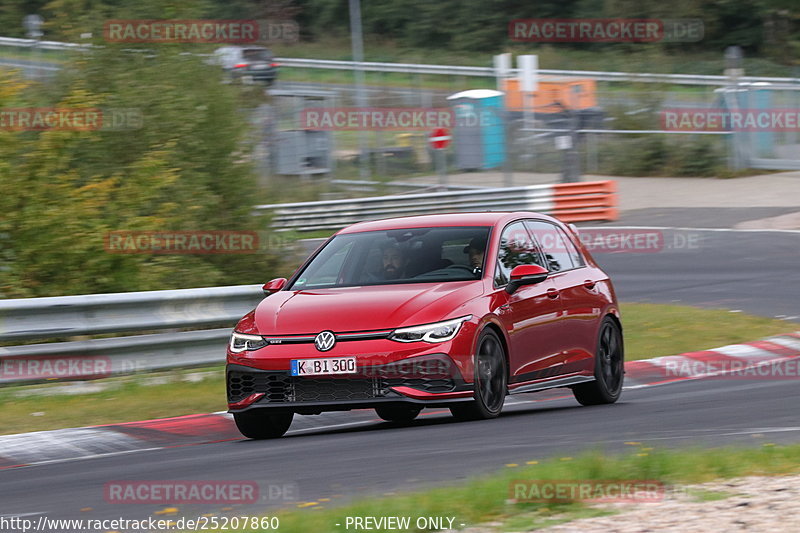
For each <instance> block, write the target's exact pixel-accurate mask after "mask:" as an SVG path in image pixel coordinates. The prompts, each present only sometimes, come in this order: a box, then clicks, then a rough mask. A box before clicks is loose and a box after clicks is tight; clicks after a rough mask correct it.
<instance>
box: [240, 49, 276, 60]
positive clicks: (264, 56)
mask: <svg viewBox="0 0 800 533" xmlns="http://www.w3.org/2000/svg"><path fill="white" fill-rule="evenodd" d="M242 57H243V58H244V59H246V60H248V61H271V60H272V56H271V54H270V53H269V50H265V49H263V48H246V49H244V50H242Z"/></svg>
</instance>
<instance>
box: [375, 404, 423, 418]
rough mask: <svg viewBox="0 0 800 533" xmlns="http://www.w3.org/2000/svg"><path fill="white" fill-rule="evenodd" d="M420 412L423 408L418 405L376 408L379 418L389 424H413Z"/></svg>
mask: <svg viewBox="0 0 800 533" xmlns="http://www.w3.org/2000/svg"><path fill="white" fill-rule="evenodd" d="M420 411H422V407H419V406H416V405H380V406H378V407H376V408H375V412H376V413H378V416H379V417H381V418H382V419H384V420H386V421H387V422H411V421H412V420H414V419H415V418H417V415H418V414H419V412H420Z"/></svg>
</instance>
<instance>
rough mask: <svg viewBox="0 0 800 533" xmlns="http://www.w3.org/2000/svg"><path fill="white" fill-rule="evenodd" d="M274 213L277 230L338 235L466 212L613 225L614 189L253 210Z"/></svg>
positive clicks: (513, 190) (467, 193) (533, 190)
mask: <svg viewBox="0 0 800 533" xmlns="http://www.w3.org/2000/svg"><path fill="white" fill-rule="evenodd" d="M255 209H256V211H264V210H266V211H271V212H272V227H273V229H276V230H279V231H281V230H294V231H315V230H323V229H325V230H327V229H339V228H343V227H345V226H347V225H350V224H353V223H355V222H361V221H363V220H373V219H379V218H390V217H393V216H403V215H425V214H433V213H446V212H465V211H538V212H540V213H547V214H551V215H553V216H555V217H558V218H560V219H562V220H564V221H565V222H580V221H588V220H616V218H617V196H616V183H615V182H613V181H595V182H585V183H561V184H555V185H529V186H526V187H504V188H497V189H476V190H458V191H446V192H433V193H424V194H403V195H399V194H398V195H390V196H373V197H369V198H354V199H346V200H324V201H319V202H299V203H289V204H267V205H257V206H255Z"/></svg>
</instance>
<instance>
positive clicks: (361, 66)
mask: <svg viewBox="0 0 800 533" xmlns="http://www.w3.org/2000/svg"><path fill="white" fill-rule="evenodd" d="M0 46H12V47H19V48H37V49H42V50H88V49H90V48H92V45H89V44H77V43H63V42H58V41H36V40H35V39H17V38H13V37H0ZM191 55H198V56H208V55H209V54H191ZM275 60H276V61H277V62H278V63H280V64H281V66H282V67H294V68H318V69H331V70H356V69H358V70H362V71H365V72H395V73H405V74H441V75H450V76H474V77H488V78H493V77H495V75H496V73H495V70H494V68H493V67H468V66H460V65H426V64H420V63H381V62H374V61H365V62H361V63H357V62H355V61H336V60H328V59H300V58H292V57H278V58H275ZM510 73H511V74H512V75H514V76H516V75H518V74H519V69H515V68H512V69H510ZM539 74H541V75H543V76H560V77H572V78H592V79H595V80H598V81H625V82H640V83H672V84H677V85H711V86H726V85H730V84H731V80H730V78H729V77H727V76H719V75H702V74H656V73H640V72H604V71H599V70H556V69H539ZM738 83H739V84H743V83H780V84H786V85H795V86H796V85H797V84H800V78H781V77H754V76H742V77H740V78H738Z"/></svg>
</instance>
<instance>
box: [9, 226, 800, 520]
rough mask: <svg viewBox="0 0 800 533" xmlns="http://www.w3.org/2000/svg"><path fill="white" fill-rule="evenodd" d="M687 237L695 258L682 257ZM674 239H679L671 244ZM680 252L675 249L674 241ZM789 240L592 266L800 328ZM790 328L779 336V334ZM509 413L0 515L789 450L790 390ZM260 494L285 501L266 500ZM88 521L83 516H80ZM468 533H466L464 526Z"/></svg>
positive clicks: (223, 456)
mask: <svg viewBox="0 0 800 533" xmlns="http://www.w3.org/2000/svg"><path fill="white" fill-rule="evenodd" d="M689 233H697V234H698V236H697V237H696V239H695V238H694V237H693V239H694V240H693V241H692V242H694V243H695V244H696V246H692V247H689V246H688V245H686V243H685V242H688V241H686V239H688V237H687V235H688V234H689ZM675 235H682V237H675ZM676 239H684V241H681V242H683V244H680V245H677V244H678V240H676ZM798 250H800V232H796V233H791V232H783V233H780V232H733V231H697V230H675V231H673V230H668V231H667V230H665V231H664V240H663V246H662V247H661V249H660V250H659V251H658V252H657V253H656V252H652V251H651V252H645V253H639V252H637V253H627V252H621V251H619V252H617V253H602V254H598V253H596V254H595V257H596V258H597V259H598V261H599V262H600V263H601V265H603V266H604V267H606V268H607V269H608V271H609V273H610V274H611V275H612V277H613V279H614V281H615V284H616V286H617V289H618V292H619V296H620V298H621V299H622V300H623V301H632V300H633V301H657V302H679V303H684V304H691V305H698V306H703V307H723V308H729V309H741V310H743V311H746V312H750V313H755V314H761V315H765V316H775V315H784V316H786V317H794V319H793V320H800V319H799V318H798V316H800V270H799V269H798V268H797V258H798ZM793 329H797V328H796V324H794V323H787V331H792V330H793ZM565 394H566V396H564V397H561V398H556V399H549V400H537V396H536V395H535V394H533V395H530V394H529V395H520V396H514V397H511V398H509V399H508V401H507V403H506V409H505V411H504V413H503V415H502V416H501V417H500V418H498V419H496V420H489V421H481V422H465V423H458V422H455V421H454V420H453V419H452V418H451V417H450V416H449V415H448V414H447V413H446V412H443V411H435V410H426V411H423V414H422V416H421V417H420V418H419V419H418V420H417V421H415V422H414V423H412V424H410V425H409V426H397V425H393V424H390V423H386V422H382V421H379V420H378V419H377V418H376V417H375V415H374V413H373V412H372V411H358V412H352V413H328V414H324V415H321V416H318V417H298V419H296V420H297V422H296V424H295V425H294V426H293V428H297V429H293V430H291V431H290V432H289V433H288V434H287V436H286V437H284V438H282V439H279V440H274V441H247V440H235V441H226V442H216V443H213V444H206V445H199V446H184V447H176V448H166V449H158V450H150V451H140V452H134V453H127V454H119V455H110V456H106V457H97V458H92V459H85V460H74V461H66V462H56V463H51V464H41V465H36V466H30V467H20V468H10V469H6V470H0V502H2V503H3V505H2V510H0V515H4V516H14V515H17V516H18V515H28V516H38V515H41V514H44V515H47V516H48V517H54V518H70V517H75V518H117V517H127V518H134V519H142V518H146V517H148V516H152V514H153V513H154V512H155V511H157V510H159V509H161V508H162V507H163V506H161V505H154V504H150V505H119V504H118V505H112V504H108V503H106V502H105V501H104V498H103V487H104V485H105V484H106V483H108V482H112V481H119V480H248V481H256V482H257V483H258V484H259V486H260V488H261V492H262V495H263V496H262V499H263V501H262V502H260V503H259V504H256V505H252V506H236V507H234V508H232V509H231V508H229V509H228V510H227V511H225V510H223V507H225V505H216V506H206V507H200V506H191V505H190V506H180V509H179V515H185V516H187V517H197V516H200V515H201V514H202V513H208V512H213V513H221V514H225V513H230V514H238V515H244V514H248V513H249V514H252V513H255V512H264V510H265V509H268V508H274V507H277V506H282V505H291V506H294V505H295V504H296V503H298V502H310V501H318V499H319V498H331V499H332V500H333V501H334V502H338V501H343V500H346V499H347V498H348V497H351V496H354V495H368V494H372V495H381V494H384V493H388V492H395V491H402V490H408V489H412V488H418V487H420V486H428V485H436V484H453V483H458V481H459V480H460V479H463V478H465V477H468V476H472V475H476V474H481V473H488V472H492V471H496V470H498V469H502V468H503V467H504V465H505V464H507V463H519V464H524V463H525V462H526V461H530V460H542V459H545V458H548V457H551V456H558V457H561V456H566V455H574V454H575V453H578V452H580V451H581V450H586V449H598V448H599V449H604V450H606V451H610V452H617V451H623V450H625V449H630V446H627V445H626V444H625V443H626V442H631V441H634V442H641V443H642V444H643V445H649V446H653V445H655V446H692V445H696V446H718V445H724V444H748V445H759V444H761V443H764V442H774V443H790V442H800V423H799V422H798V419H797V414H796V405H797V404H798V403H800V387H798V386H797V384H796V382H793V381H763V380H762V381H744V380H730V381H728V380H713V381H709V380H691V381H683V382H679V383H673V384H667V385H659V386H651V387H643V388H636V389H629V390H626V392H625V393H624V394H623V398H622V400H621V402H620V403H618V404H616V405H612V406H600V407H581V406H579V405H578V403H577V402H576V401H574V400H573V399H572V397H571V395H569V392H566V393H565ZM269 487H284V488H286V487H288V488H289V490H288V492H282V493H281V495H274V494H273V496H274V497H273V498H270V491H269ZM86 508H91V510H85V511H81V509H86ZM467 525H469V524H467Z"/></svg>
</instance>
